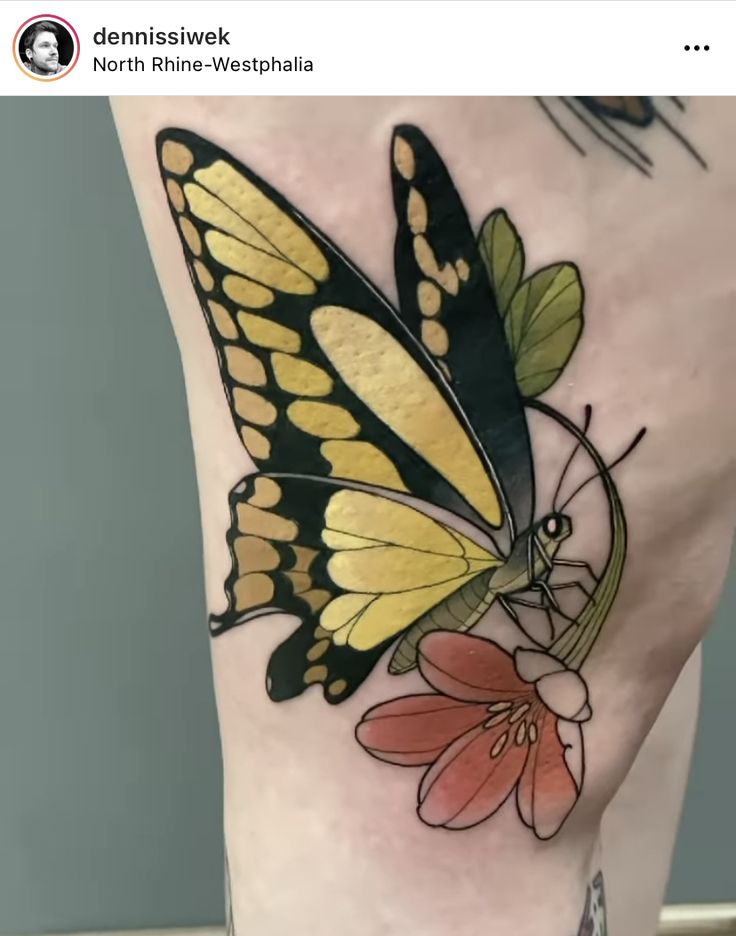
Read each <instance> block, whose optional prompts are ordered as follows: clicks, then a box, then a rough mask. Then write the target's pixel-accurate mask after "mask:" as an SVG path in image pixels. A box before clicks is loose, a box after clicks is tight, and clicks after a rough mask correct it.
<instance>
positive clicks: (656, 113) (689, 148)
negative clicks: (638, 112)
mask: <svg viewBox="0 0 736 936" xmlns="http://www.w3.org/2000/svg"><path fill="white" fill-rule="evenodd" d="M654 116H655V117H656V118H657V120H659V121H660V122H661V123H662V124H664V126H665V127H666V128H667V130H669V132H670V133H671V134H672V136H673V137H674V138H675V139H676V140H679V142H680V143H681V144H682V145H683V146H684V147H685V149H686V150H687V151H688V153H690V155H691V156H692V157H693V159H695V160H696V161H697V162H698V163H700V165H701V166H702V167H703V169H707V168H708V163H707V162H706V161H705V160H704V159H703V157H702V156H701V155H700V153H699V152H698V151H697V150H696V149H695V147H694V146H693V144H692V143H691V142H690V140H688V139H687V137H685V136H683V135H682V134H681V133H680V131H679V130H678V129H677V127H675V126H674V125H673V124H671V123H670V122H669V120H667V118H666V117H664V116H663V115H662V114H661V113H660V111H658V110H657V109H656V108H655V109H654Z"/></svg>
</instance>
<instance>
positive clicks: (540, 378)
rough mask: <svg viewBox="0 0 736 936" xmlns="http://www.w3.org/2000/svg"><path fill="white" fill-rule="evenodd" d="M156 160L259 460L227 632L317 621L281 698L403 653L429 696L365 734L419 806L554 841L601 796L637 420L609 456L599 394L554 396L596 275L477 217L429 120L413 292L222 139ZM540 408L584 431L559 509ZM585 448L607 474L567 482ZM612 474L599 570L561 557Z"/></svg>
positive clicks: (221, 626) (430, 817)
mask: <svg viewBox="0 0 736 936" xmlns="http://www.w3.org/2000/svg"><path fill="white" fill-rule="evenodd" d="M157 153H158V157H159V162H160V167H161V173H162V178H163V182H164V185H165V188H166V191H167V193H168V197H169V202H170V207H171V212H172V216H173V218H174V220H175V223H176V226H177V229H178V231H179V234H180V237H181V242H182V246H183V249H184V255H185V258H186V262H187V265H188V268H189V271H190V276H191V280H192V284H193V286H194V289H195V291H196V294H197V297H198V299H199V301H200V304H201V307H202V311H203V313H204V316H205V319H206V322H207V325H208V328H209V333H210V336H211V339H212V343H213V345H214V348H215V351H216V353H217V360H218V363H219V368H220V374H221V377H222V382H223V388H224V392H225V396H226V398H227V401H228V404H229V406H230V409H231V412H232V417H233V421H234V423H235V428H236V430H237V432H238V433H239V435H240V438H241V439H242V442H243V444H244V446H245V448H246V449H247V451H248V453H249V454H250V456H251V457H252V459H253V461H254V462H255V464H256V466H257V469H258V471H257V473H256V474H253V475H249V476H247V477H245V478H244V479H243V480H242V481H241V482H240V483H239V484H237V485H236V486H235V487H234V488H233V490H232V491H231V493H230V511H231V528H230V531H229V533H228V543H229V546H230V552H231V556H232V570H231V572H230V574H229V575H228V577H227V580H226V582H225V589H226V593H227V598H228V607H227V609H226V611H225V612H224V613H223V614H219V615H213V616H212V617H211V619H210V629H211V633H212V634H213V636H216V637H217V636H219V635H222V634H225V633H226V632H227V631H229V630H231V629H232V628H234V627H239V626H240V625H242V624H245V623H246V622H248V621H250V620H252V619H254V618H259V617H262V616H263V615H264V614H271V613H275V612H287V613H289V614H293V615H295V616H296V617H297V618H298V619H299V620H300V621H301V623H300V624H299V626H298V627H297V628H296V629H295V630H294V632H293V633H292V634H291V636H289V637H288V638H287V639H286V640H285V641H284V642H283V643H281V645H280V646H278V647H276V649H275V650H274V651H273V653H272V655H271V659H270V662H269V664H268V668H267V673H266V690H267V692H268V695H269V696H270V698H271V699H272V700H274V701H276V702H283V701H285V700H287V699H293V698H295V697H297V696H299V695H300V694H301V693H303V692H304V691H305V690H306V689H308V688H309V687H312V686H318V687H320V688H321V690H322V692H323V695H324V698H325V699H326V701H327V702H329V703H331V704H339V703H341V702H343V701H344V700H345V699H347V698H348V697H349V696H350V695H351V694H352V693H353V692H355V690H356V689H357V688H358V687H359V686H360V685H361V683H362V682H363V681H364V680H365V679H366V678H367V677H368V675H369V674H370V672H371V671H372V669H373V668H374V667H375V665H376V664H377V663H378V661H379V659H381V658H382V657H383V656H384V655H385V654H387V653H389V651H390V654H389V656H388V670H389V672H390V673H391V674H393V675H394V676H397V677H399V676H402V675H405V674H407V673H410V672H417V671H418V673H419V675H420V676H421V677H422V678H423V680H424V682H425V683H426V688H427V691H426V692H424V693H419V694H413V695H404V696H402V697H400V698H394V699H391V700H389V701H385V702H383V703H382V704H380V705H377V706H374V707H373V708H371V709H370V710H369V711H367V712H366V713H365V715H364V716H363V718H362V719H361V721H360V724H359V725H358V726H357V729H356V737H357V740H358V742H359V744H361V745H362V747H363V748H364V749H365V750H366V751H367V752H368V753H370V754H371V755H373V757H375V758H377V759H379V760H382V761H386V762H388V763H391V764H397V765H401V766H404V767H422V768H424V773H423V777H422V780H421V784H420V787H419V794H418V814H419V817H420V818H421V820H422V821H423V822H425V823H426V824H428V825H430V826H442V827H445V828H448V829H464V828H468V827H470V826H473V825H476V824H477V823H479V822H481V821H483V820H485V819H487V818H488V817H490V816H492V815H493V814H494V813H495V812H496V811H497V810H498V809H499V808H500V807H501V805H502V804H503V803H504V802H505V801H506V800H507V799H508V798H509V797H510V796H511V794H512V793H514V791H515V794H516V804H517V808H518V814H519V817H520V819H521V820H522V822H523V823H524V824H525V825H527V826H528V827H529V828H530V829H532V830H533V831H534V833H535V834H536V835H537V836H538V837H540V838H549V837H550V836H552V835H554V834H555V833H556V832H557V831H558V829H559V828H560V827H561V826H562V824H563V822H564V821H565V819H566V818H567V816H568V814H569V813H570V811H571V810H572V808H573V806H574V804H575V802H576V801H577V799H578V797H579V795H580V791H581V788H582V782H583V773H584V756H583V731H582V726H583V724H584V723H585V722H586V721H587V720H588V719H590V717H591V715H592V708H591V704H590V700H589V693H588V686H587V684H586V682H585V680H584V679H583V677H582V676H581V673H580V670H581V667H582V666H583V664H584V662H585V660H586V658H587V657H588V655H589V653H590V651H591V649H592V647H593V645H594V643H595V641H596V639H597V637H598V635H599V633H600V631H601V628H602V626H603V623H604V621H605V619H606V617H607V615H608V613H609V611H610V608H611V605H612V603H613V601H614V598H615V595H616V592H617V590H618V586H619V582H620V579H621V574H622V570H623V565H624V557H625V553H626V522H625V518H624V511H623V507H622V503H621V499H620V498H619V495H618V491H617V488H616V485H615V483H614V481H613V478H612V476H611V468H612V467H613V464H616V462H618V461H619V460H620V458H623V457H624V455H626V454H628V452H629V451H630V450H631V449H632V448H633V446H634V445H635V444H636V443H637V442H638V441H639V439H640V438H641V436H642V435H643V430H641V431H640V432H639V433H638V434H637V435H636V437H635V439H634V441H633V442H632V443H631V444H630V445H629V446H628V447H627V449H626V451H625V452H624V455H622V456H620V457H619V459H616V461H615V462H614V463H613V464H611V465H607V464H606V463H605V461H604V459H603V458H602V456H601V455H600V454H599V452H598V450H597V448H596V447H595V445H594V444H593V442H592V441H591V440H590V438H589V436H588V431H589V426H590V421H591V409H590V407H586V408H585V415H584V418H583V420H582V425H578V424H577V423H576V422H575V421H574V420H572V419H570V418H569V417H568V416H566V415H564V414H562V413H560V412H558V411H557V410H556V409H555V408H553V407H552V406H551V405H550V404H549V403H547V402H544V401H543V400H541V399H540V396H541V395H542V394H544V393H546V391H547V390H548V389H549V388H550V387H551V386H552V385H553V384H554V382H555V381H556V380H557V379H558V378H559V376H560V374H561V373H562V372H563V370H564V369H565V367H566V366H567V363H568V361H569V360H570V357H571V355H572V354H573V352H574V350H575V348H576V346H577V344H578V342H579V340H580V337H581V334H582V330H583V302H584V290H583V285H582V281H581V277H580V272H579V270H578V268H577V267H576V266H575V264H573V263H571V262H560V263H554V264H551V265H549V266H545V267H543V268H542V269H538V270H536V271H534V272H529V271H528V270H526V260H525V251H524V247H523V244H522V240H521V238H520V236H519V234H518V232H517V230H516V229H515V227H514V225H513V223H512V222H511V220H510V218H509V216H508V214H507V213H506V212H505V211H504V210H502V209H496V210H495V211H493V212H491V214H490V215H489V216H488V218H487V219H486V221H485V222H484V223H483V225H482V226H481V229H480V231H479V232H478V233H477V234H476V233H474V232H473V230H472V229H471V226H470V223H469V220H468V216H467V214H466V211H465V208H464V206H463V204H462V201H461V199H460V196H459V194H458V192H457V191H456V189H455V186H454V184H453V182H452V179H451V178H450V175H449V173H448V171H447V168H446V167H445V165H444V163H443V162H442V160H441V158H440V156H439V155H438V153H437V152H436V150H435V149H434V147H433V146H432V144H431V143H430V142H429V140H428V139H427V138H426V137H425V136H424V134H423V133H422V132H421V131H420V130H419V129H418V128H417V127H414V126H409V125H404V126H399V127H397V128H396V129H395V131H394V134H393V139H392V142H391V180H392V185H393V197H394V204H395V209H396V219H397V230H396V241H395V270H396V282H397V287H398V295H399V304H398V309H395V308H394V307H393V306H392V305H391V304H390V303H389V301H388V300H387V299H386V298H385V297H384V296H383V295H382V294H381V293H380V292H379V290H378V289H377V288H376V287H375V286H373V285H372V284H371V283H370V282H369V281H368V279H367V278H366V277H365V276H364V275H363V274H362V273H361V272H360V271H359V270H358V268H357V267H356V266H355V264H353V263H352V262H351V261H350V260H349V259H348V258H347V257H345V256H344V255H343V254H342V253H341V252H340V250H339V248H338V247H336V246H335V245H334V244H333V243H332V242H331V241H330V240H329V239H328V238H327V237H326V236H325V235H324V234H322V233H321V232H320V231H318V230H317V228H316V227H315V226H314V225H313V224H311V222H309V221H308V220H307V219H306V218H305V217H304V216H303V215H302V214H301V213H300V212H299V211H298V210H297V209H296V208H294V207H292V206H291V205H290V204H289V203H288V202H287V201H286V199H285V198H284V197H283V196H282V195H280V194H279V193H278V192H277V191H276V190H275V189H273V188H272V187H271V186H270V185H268V183H266V182H265V181H263V180H262V179H260V178H259V177H258V176H256V175H255V173H253V172H252V171H251V170H250V169H248V168H247V167H246V166H244V165H243V164H242V163H240V162H238V161H237V160H236V159H234V158H233V157H232V156H230V155H229V154H228V153H226V152H225V151H223V150H222V149H220V148H219V147H217V146H216V145H214V144H213V143H210V142H209V141H207V140H204V139H202V138H200V137H198V136H196V135H195V134H193V133H191V132H189V131H187V130H180V129H168V130H164V131H162V132H161V133H160V134H159V135H158V138H157ZM530 412H534V413H535V414H536V415H535V419H537V420H541V421H542V422H543V423H546V424H547V425H548V426H549V427H550V428H552V429H554V430H555V432H556V433H557V434H558V437H559V438H561V439H562V440H567V441H563V442H561V443H560V444H561V445H562V446H563V450H562V451H563V457H564V454H565V453H567V452H568V449H569V457H568V458H567V463H566V466H565V469H564V470H563V471H562V474H561V476H560V478H559V482H558V484H557V489H556V491H555V494H554V497H553V498H552V503H551V504H549V505H548V509H547V510H546V512H544V513H542V514H541V516H539V515H538V514H537V512H536V505H535V492H536V486H535V466H534V463H533V453H532V444H531V440H530V430H529V425H528V421H527V417H528V414H529V413H530ZM579 455H580V456H581V457H582V458H584V459H586V460H587V464H588V466H589V467H588V469H587V471H588V473H589V477H587V478H586V480H585V481H583V482H582V483H580V484H578V486H577V487H576V488H575V489H574V490H573V491H572V493H570V494H568V496H567V497H565V498H563V496H562V489H563V486H564V483H565V480H566V479H567V478H568V476H569V475H568V473H569V469H570V466H571V464H572V462H573V460H574V459H576V458H578V456H579ZM561 460H562V459H561ZM593 480H597V481H598V482H599V483H600V485H601V488H600V491H601V492H602V495H603V496H602V497H601V504H604V503H605V518H606V522H607V526H608V533H609V543H608V551H607V555H606V558H605V560H604V561H603V562H602V565H601V568H599V569H598V571H594V570H593V569H592V568H591V564H590V563H589V561H588V560H587V559H586V558H585V557H580V556H576V555H574V554H573V556H572V557H570V556H569V555H567V554H566V553H565V554H564V555H563V551H564V549H566V547H563V544H565V543H566V542H567V541H568V540H570V538H571V537H572V534H573V524H572V519H571V515H570V513H569V511H568V507H569V505H570V504H571V502H572V501H573V500H574V499H575V498H576V497H577V496H578V494H579V493H580V491H581V490H582V489H583V488H585V487H586V485H587V484H588V482H590V481H593ZM438 508H441V509H442V510H444V511H445V512H446V513H441V511H438ZM448 514H449V517H450V518H451V519H448ZM565 573H566V574H567V578H566V579H565V580H563V578H564V575H565ZM571 575H574V578H572V579H571V578H570V576H571ZM575 596H578V597H577V598H575ZM570 598H573V600H574V601H577V602H578V604H579V605H580V606H579V607H577V609H571V608H570V607H569V605H568V602H569V600H570ZM581 602H582V604H580V603H581ZM493 605H496V606H497V607H498V608H499V609H501V611H503V612H505V614H506V615H507V616H508V617H509V618H510V620H511V622H512V631H513V636H512V637H511V638H509V639H508V640H507V641H506V642H505V643H504V644H503V645H502V643H501V641H500V638H499V639H490V638H489V637H488V636H483V635H482V630H483V626H484V625H485V624H486V621H487V617H488V616H487V614H486V612H488V611H489V609H490V608H491V607H492V606H493ZM571 610H572V613H571ZM471 629H475V633H474V634H472V635H471V634H468V633H467V632H468V631H470V630H471ZM376 769H380V768H379V767H378V765H376Z"/></svg>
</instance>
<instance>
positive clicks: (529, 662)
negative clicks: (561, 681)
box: [514, 647, 567, 682]
mask: <svg viewBox="0 0 736 936" xmlns="http://www.w3.org/2000/svg"><path fill="white" fill-rule="evenodd" d="M514 665H515V666H516V672H517V673H518V674H519V676H520V677H521V678H522V679H525V680H526V681H527V682H536V681H537V680H538V679H541V678H542V676H546V675H547V674H548V673H559V672H560V671H561V670H564V669H566V668H567V667H566V666H565V664H564V663H562V662H561V661H560V660H558V659H557V658H556V657H553V656H552V655H551V654H549V653H544V651H542V650H527V649H526V648H524V647H520V648H519V649H517V650H516V651H515V652H514Z"/></svg>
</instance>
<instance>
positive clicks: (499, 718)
mask: <svg viewBox="0 0 736 936" xmlns="http://www.w3.org/2000/svg"><path fill="white" fill-rule="evenodd" d="M507 718H508V713H507V712H501V713H500V714H499V715H494V716H493V718H489V719H488V721H487V722H484V723H483V727H484V728H495V727H496V725H500V724H501V722H505V721H506V719H507Z"/></svg>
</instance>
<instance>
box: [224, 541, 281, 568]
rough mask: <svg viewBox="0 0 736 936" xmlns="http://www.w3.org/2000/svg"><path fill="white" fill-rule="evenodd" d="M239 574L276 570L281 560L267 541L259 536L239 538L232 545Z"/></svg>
mask: <svg viewBox="0 0 736 936" xmlns="http://www.w3.org/2000/svg"><path fill="white" fill-rule="evenodd" d="M233 548H234V550H235V558H236V559H237V561H238V569H239V570H240V574H241V575H244V574H245V573H246V572H266V571H269V570H270V569H278V567H279V564H280V562H281V559H280V557H279V554H278V552H277V551H276V549H274V547H273V546H272V545H271V543H269V542H268V541H267V540H264V539H261V538H260V537H259V536H239V537H238V538H237V539H236V540H235V542H234V543H233Z"/></svg>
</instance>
